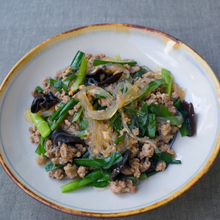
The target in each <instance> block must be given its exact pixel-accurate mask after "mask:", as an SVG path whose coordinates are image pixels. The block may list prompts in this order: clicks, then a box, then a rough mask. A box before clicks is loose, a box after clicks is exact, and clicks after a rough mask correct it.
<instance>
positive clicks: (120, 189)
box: [110, 179, 136, 194]
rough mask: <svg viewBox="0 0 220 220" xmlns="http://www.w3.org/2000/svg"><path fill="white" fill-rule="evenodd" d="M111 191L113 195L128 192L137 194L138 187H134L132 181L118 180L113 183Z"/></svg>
mask: <svg viewBox="0 0 220 220" xmlns="http://www.w3.org/2000/svg"><path fill="white" fill-rule="evenodd" d="M110 189H111V191H112V192H113V193H116V194H117V193H126V192H131V193H135V192H136V186H133V183H132V181H131V180H129V179H127V180H119V181H118V180H116V181H112V182H111V188H110Z"/></svg>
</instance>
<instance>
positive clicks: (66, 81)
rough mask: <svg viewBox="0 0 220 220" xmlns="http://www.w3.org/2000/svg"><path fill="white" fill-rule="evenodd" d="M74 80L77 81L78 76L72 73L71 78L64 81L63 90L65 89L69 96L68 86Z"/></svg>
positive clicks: (68, 77)
mask: <svg viewBox="0 0 220 220" xmlns="http://www.w3.org/2000/svg"><path fill="white" fill-rule="evenodd" d="M74 79H76V75H75V74H74V73H71V74H70V75H69V76H67V78H66V79H65V80H64V81H63V83H62V88H63V89H64V91H65V92H66V93H67V94H68V90H67V89H68V86H69V83H70V82H71V81H73V80H74Z"/></svg>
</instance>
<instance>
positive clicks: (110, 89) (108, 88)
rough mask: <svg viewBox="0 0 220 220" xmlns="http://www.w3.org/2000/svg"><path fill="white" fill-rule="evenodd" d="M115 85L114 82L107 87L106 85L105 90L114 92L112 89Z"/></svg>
mask: <svg viewBox="0 0 220 220" xmlns="http://www.w3.org/2000/svg"><path fill="white" fill-rule="evenodd" d="M114 88H115V87H114V85H113V84H110V85H108V86H107V87H105V90H107V91H109V92H112V90H113V89H114Z"/></svg>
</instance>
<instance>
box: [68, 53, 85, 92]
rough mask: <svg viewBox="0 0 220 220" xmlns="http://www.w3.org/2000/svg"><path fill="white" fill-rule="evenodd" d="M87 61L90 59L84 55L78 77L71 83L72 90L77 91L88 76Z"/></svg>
mask: <svg viewBox="0 0 220 220" xmlns="http://www.w3.org/2000/svg"><path fill="white" fill-rule="evenodd" d="M87 63H88V60H87V59H86V58H84V57H83V58H82V62H81V65H80V69H79V72H78V74H77V77H76V79H75V81H74V82H73V84H72V85H71V88H70V91H71V92H75V91H76V90H77V89H78V88H79V85H80V84H81V83H82V82H83V80H84V78H85V76H86V70H87Z"/></svg>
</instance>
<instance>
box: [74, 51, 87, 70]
mask: <svg viewBox="0 0 220 220" xmlns="http://www.w3.org/2000/svg"><path fill="white" fill-rule="evenodd" d="M84 56H85V53H83V52H82V51H80V50H79V51H78V52H77V53H76V55H75V57H74V58H73V61H72V63H71V64H70V66H71V67H72V68H73V70H72V72H73V73H75V72H76V70H77V68H78V67H79V65H80V63H81V62H82V58H83V57H84Z"/></svg>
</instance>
